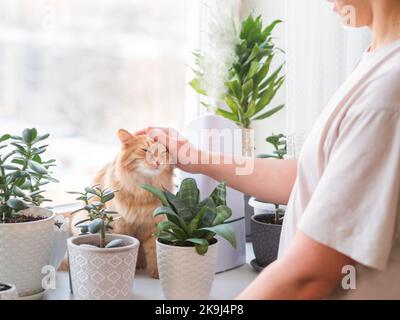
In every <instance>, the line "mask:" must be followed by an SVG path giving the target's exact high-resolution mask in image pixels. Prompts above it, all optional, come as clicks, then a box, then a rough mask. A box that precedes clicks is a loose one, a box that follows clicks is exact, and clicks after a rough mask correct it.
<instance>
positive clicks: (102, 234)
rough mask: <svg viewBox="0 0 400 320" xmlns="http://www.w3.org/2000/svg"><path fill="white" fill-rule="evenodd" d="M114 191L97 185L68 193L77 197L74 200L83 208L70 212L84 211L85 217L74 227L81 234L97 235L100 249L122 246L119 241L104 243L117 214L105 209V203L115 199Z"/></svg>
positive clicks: (121, 242)
mask: <svg viewBox="0 0 400 320" xmlns="http://www.w3.org/2000/svg"><path fill="white" fill-rule="evenodd" d="M116 192H117V191H116V190H110V189H108V188H105V189H102V188H101V187H100V186H99V185H95V186H92V187H87V188H85V190H84V191H83V192H76V191H70V192H68V193H69V194H75V195H78V198H76V200H79V201H81V202H82V203H83V207H82V208H80V209H78V210H76V211H74V212H72V214H75V213H77V212H81V211H86V212H87V217H86V218H85V219H83V220H80V221H78V222H77V223H75V227H77V228H79V229H80V230H81V234H88V233H91V234H99V247H100V248H114V247H121V246H123V245H124V243H123V241H122V240H120V239H115V240H112V241H110V242H109V243H106V234H107V232H108V231H109V230H112V223H113V222H114V220H115V219H114V216H115V215H116V214H118V213H117V212H116V211H112V210H110V209H109V208H108V207H107V203H108V202H110V201H111V200H112V199H114V197H115V193H116Z"/></svg>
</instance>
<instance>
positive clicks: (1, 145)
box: [0, 128, 58, 223]
mask: <svg viewBox="0 0 400 320" xmlns="http://www.w3.org/2000/svg"><path fill="white" fill-rule="evenodd" d="M48 137H49V134H44V135H39V134H38V132H37V130H36V129H34V128H33V129H29V128H27V129H25V130H24V131H23V132H22V135H21V136H16V135H10V134H4V135H1V136H0V149H1V151H0V221H1V222H2V223H5V222H8V221H13V220H14V219H16V218H18V216H19V212H20V211H21V210H23V209H27V208H29V207H31V206H40V205H41V204H42V203H43V202H45V201H51V200H49V199H46V198H45V196H44V195H43V193H44V192H45V190H43V189H42V187H43V186H44V185H46V184H48V183H49V182H58V181H57V180H56V179H54V178H53V177H52V173H51V171H49V169H50V168H51V167H53V166H55V160H53V159H52V160H44V159H43V154H44V153H45V152H46V150H47V147H48V145H46V144H43V143H44V141H45V140H46V139H47V138H48Z"/></svg>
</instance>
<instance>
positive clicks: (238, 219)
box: [224, 217, 244, 224]
mask: <svg viewBox="0 0 400 320" xmlns="http://www.w3.org/2000/svg"><path fill="white" fill-rule="evenodd" d="M243 219H244V217H240V218H237V219H232V220H228V221H225V222H224V224H230V223H234V222H238V221H240V220H243Z"/></svg>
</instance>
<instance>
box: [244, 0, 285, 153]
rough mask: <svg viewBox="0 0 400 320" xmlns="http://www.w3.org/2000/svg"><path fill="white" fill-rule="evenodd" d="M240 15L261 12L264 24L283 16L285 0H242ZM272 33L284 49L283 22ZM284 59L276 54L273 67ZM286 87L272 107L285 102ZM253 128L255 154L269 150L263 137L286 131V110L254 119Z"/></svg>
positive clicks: (282, 89)
mask: <svg viewBox="0 0 400 320" xmlns="http://www.w3.org/2000/svg"><path fill="white" fill-rule="evenodd" d="M243 2H244V4H243V10H242V15H243V17H245V16H246V15H247V14H249V13H250V12H253V13H254V14H255V15H259V14H261V15H262V17H263V20H264V23H265V24H267V23H268V24H269V23H271V22H272V21H273V20H276V19H281V20H284V18H285V1H282V0H243ZM274 35H275V36H276V38H277V39H276V44H277V46H279V47H280V48H282V49H283V50H285V26H284V24H281V25H279V26H278V27H276V29H275V32H274ZM283 61H284V55H283V54H278V55H277V57H276V58H275V62H274V64H275V67H276V66H278V65H279V64H281V63H282V62H283ZM285 98H286V87H285V86H282V88H281V89H280V92H278V94H277V96H276V98H275V99H274V101H272V105H271V106H272V107H273V106H277V105H279V104H282V103H285ZM253 128H254V130H255V145H256V154H258V153H264V152H270V151H271V148H270V147H269V146H268V144H267V143H266V142H265V138H266V137H267V136H269V135H271V133H285V132H286V111H285V110H282V111H280V112H279V113H277V114H275V115H274V116H272V118H270V119H265V120H261V121H256V122H254V123H253Z"/></svg>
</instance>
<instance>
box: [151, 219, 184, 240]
mask: <svg viewBox="0 0 400 320" xmlns="http://www.w3.org/2000/svg"><path fill="white" fill-rule="evenodd" d="M157 231H158V232H163V231H173V232H174V234H176V235H177V237H178V238H179V239H180V240H186V238H187V234H186V232H185V231H184V230H182V228H180V227H179V226H177V225H176V224H175V223H173V222H171V221H161V222H160V223H158V224H157Z"/></svg>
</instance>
